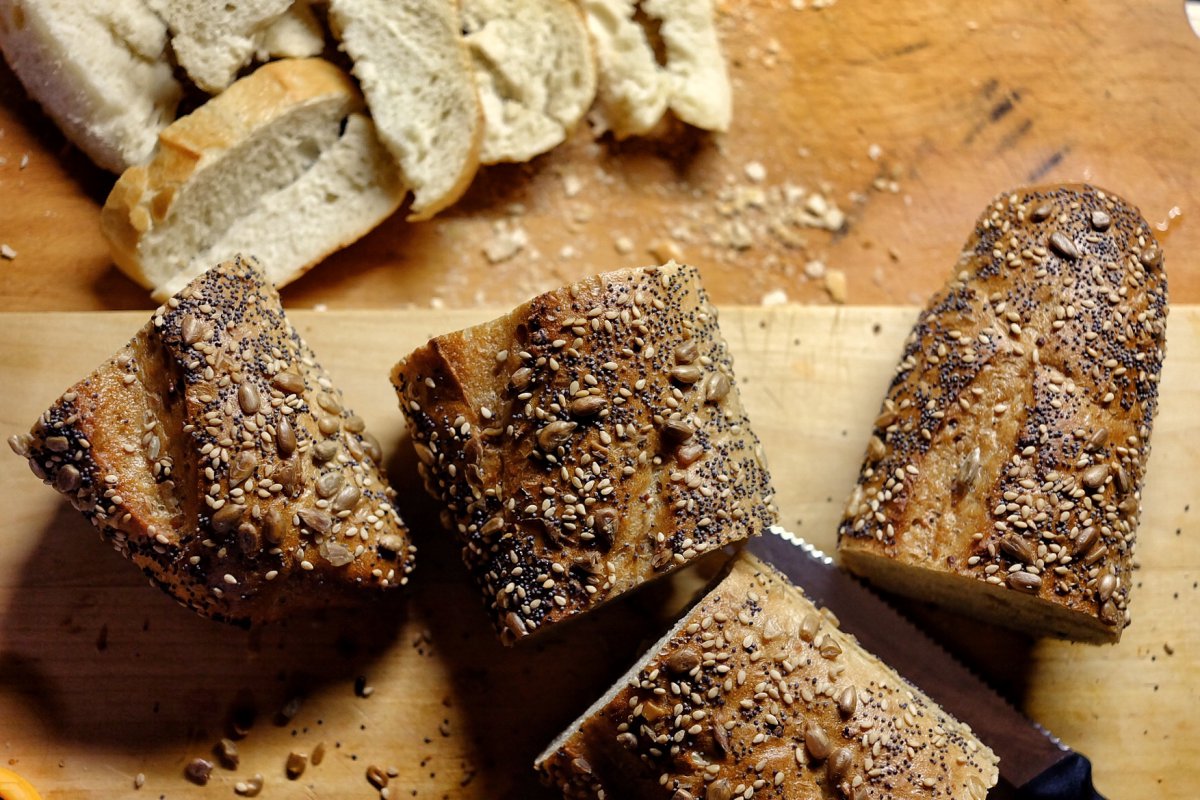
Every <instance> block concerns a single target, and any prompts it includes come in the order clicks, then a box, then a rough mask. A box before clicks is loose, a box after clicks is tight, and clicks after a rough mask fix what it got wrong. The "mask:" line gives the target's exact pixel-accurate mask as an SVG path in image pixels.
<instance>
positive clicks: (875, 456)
mask: <svg viewBox="0 0 1200 800" xmlns="http://www.w3.org/2000/svg"><path fill="white" fill-rule="evenodd" d="M1166 314H1167V282H1166V275H1165V273H1164V271H1163V256H1162V250H1161V248H1160V247H1159V245H1158V244H1157V242H1156V241H1155V239H1154V234H1153V233H1152V231H1151V230H1150V227H1149V226H1148V225H1147V224H1146V221H1145V220H1144V219H1142V217H1141V215H1140V214H1139V212H1138V211H1137V209H1136V208H1134V207H1133V206H1131V205H1130V204H1128V203H1127V202H1125V201H1124V200H1122V199H1121V198H1119V197H1117V196H1116V195H1113V194H1111V193H1109V192H1105V191H1102V190H1100V189H1097V188H1095V187H1092V186H1080V185H1065V186H1049V187H1042V188H1035V189H1022V190H1019V191H1015V192H1012V193H1008V194H1003V195H1000V196H999V197H997V198H996V199H995V201H993V202H992V204H991V205H990V206H989V207H988V208H987V210H986V211H985V212H984V213H983V215H982V216H981V217H980V219H979V221H978V223H977V224H976V228H975V231H974V233H972V234H971V236H970V238H969V239H968V240H967V243H966V246H965V247H964V249H963V253H962V256H961V257H960V258H959V261H958V264H957V265H956V266H955V276H954V278H953V279H952V280H951V281H950V283H949V284H948V285H947V286H946V287H945V288H944V289H942V290H941V291H940V292H938V293H937V294H936V295H935V296H934V297H933V298H932V299H931V300H930V302H929V305H928V306H927V307H926V309H925V311H923V312H922V314H921V316H920V318H919V319H918V320H917V324H916V327H915V328H914V329H913V333H912V335H911V336H910V337H909V339H908V341H907V342H906V344H905V347H904V352H903V354H902V356H901V360H900V365H899V367H898V368H897V372H896V376H895V378H894V379H893V381H892V386H891V388H890V389H889V391H888V394H887V396H886V397H885V398H884V401H883V407H882V409H881V410H880V414H879V417H878V418H877V419H876V420H875V427H874V431H873V434H872V436H871V440H870V444H869V446H868V448H867V455H866V458H865V460H864V463H863V468H862V473H861V474H860V476H859V479H858V485H857V486H856V487H855V490H854V493H853V496H852V497H851V498H850V501H849V503H848V504H847V508H846V516H845V519H844V520H843V522H842V525H841V530H840V536H839V544H838V551H839V553H840V554H841V558H842V561H843V562H844V563H845V564H846V566H848V567H849V568H850V569H852V570H854V571H855V572H858V573H860V574H862V575H864V576H866V577H868V578H869V579H870V580H872V581H874V582H876V583H878V584H880V585H881V586H883V587H885V588H887V589H889V590H892V591H895V592H898V593H901V594H906V595H913V596H915V597H919V598H923V599H928V600H932V601H934V602H939V603H943V604H945V605H947V606H949V607H951V608H953V609H955V610H961V611H963V612H965V613H970V614H974V615H977V616H980V617H982V618H985V619H988V620H991V621H993V622H996V623H999V624H1002V625H1008V626H1011V627H1015V628H1018V629H1021V630H1024V631H1027V632H1029V633H1033V634H1038V635H1055V636H1063V637H1066V638H1069V639H1077V640H1081V641H1089V642H1115V641H1118V640H1119V639H1120V637H1121V631H1122V629H1123V628H1124V627H1125V626H1126V625H1127V624H1128V622H1129V593H1130V590H1131V589H1132V588H1133V583H1134V580H1133V573H1132V554H1133V547H1134V540H1135V535H1136V530H1137V521H1138V516H1139V514H1140V510H1141V487H1142V477H1143V475H1144V474H1145V466H1146V459H1147V457H1148V455H1149V452H1150V431H1151V427H1152V425H1153V421H1154V413H1155V410H1156V408H1157V404H1158V403H1157V397H1158V379H1159V373H1160V371H1161V369H1162V360H1163V352H1164V346H1165V337H1166Z"/></svg>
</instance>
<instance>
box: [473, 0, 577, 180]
mask: <svg viewBox="0 0 1200 800" xmlns="http://www.w3.org/2000/svg"><path fill="white" fill-rule="evenodd" d="M462 13H463V30H464V31H466V38H467V46H468V47H469V48H470V51H471V58H472V62H473V64H474V67H475V82H476V84H477V85H478V87H479V98H480V100H481V101H482V103H483V113H484V120H485V123H484V136H483V148H482V151H481V154H480V160H481V161H482V162H483V163H484V164H494V163H496V162H498V161H517V162H520V161H528V160H529V159H531V158H533V157H534V156H537V155H539V154H541V153H544V152H546V151H547V150H550V149H551V148H553V147H555V146H557V145H558V144H559V143H560V142H562V141H563V139H565V138H566V136H567V134H568V133H569V132H570V131H571V129H572V128H574V127H575V125H576V124H577V123H578V122H579V120H580V119H582V118H583V115H584V114H585V113H587V110H588V108H589V107H590V106H591V105H592V100H593V99H594V98H595V96H596V65H595V58H594V56H593V53H592V46H591V41H590V39H589V38H588V32H587V27H586V26H585V25H584V22H583V17H582V16H581V15H580V13H579V10H578V8H576V6H575V5H574V4H573V3H571V2H570V1H569V0H523V2H520V3H512V2H505V0H466V2H464V3H463V6H462Z"/></svg>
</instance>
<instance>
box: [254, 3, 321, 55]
mask: <svg viewBox="0 0 1200 800" xmlns="http://www.w3.org/2000/svg"><path fill="white" fill-rule="evenodd" d="M324 49H325V29H324V28H323V27H321V22H320V20H318V19H317V15H316V14H315V13H313V9H312V4H311V3H310V2H309V1H308V0H295V2H293V3H292V5H291V7H290V8H288V10H287V11H286V12H284V13H283V14H281V15H280V16H279V17H278V18H277V19H276V20H275V21H274V22H272V23H271V24H270V25H268V26H267V27H266V28H264V29H263V31H262V33H260V34H259V36H258V39H257V47H256V50H255V54H254V57H255V59H256V60H258V61H270V60H271V59H273V58H310V57H312V56H319V55H321V53H322V51H324Z"/></svg>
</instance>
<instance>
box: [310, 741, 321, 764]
mask: <svg viewBox="0 0 1200 800" xmlns="http://www.w3.org/2000/svg"><path fill="white" fill-rule="evenodd" d="M324 760H325V743H324V742H319V743H318V744H317V746H316V747H314V748H313V751H312V757H311V758H310V759H309V761H311V762H312V765H313V766H314V767H319V766H320V765H321V762H322V761H324Z"/></svg>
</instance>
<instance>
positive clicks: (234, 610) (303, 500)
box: [10, 258, 413, 624]
mask: <svg viewBox="0 0 1200 800" xmlns="http://www.w3.org/2000/svg"><path fill="white" fill-rule="evenodd" d="M10 444H11V445H12V446H13V448H14V449H15V450H17V451H18V452H19V453H21V454H23V455H25V456H26V457H27V458H28V459H29V465H30V467H31V468H32V469H33V472H34V474H35V475H37V476H38V477H39V478H42V479H43V480H44V481H45V482H46V483H48V484H49V485H51V486H53V487H55V488H56V489H58V491H60V492H62V493H63V494H64V495H66V496H67V497H68V498H70V500H71V502H72V504H73V505H74V506H75V507H76V508H77V509H79V510H80V511H82V512H83V513H84V515H85V516H86V517H87V518H88V519H89V520H90V521H91V522H92V524H93V525H95V526H96V528H98V529H99V530H100V532H101V533H102V534H103V536H104V538H105V539H107V540H108V541H109V542H110V543H111V544H112V545H113V547H114V548H115V549H116V550H118V551H119V552H120V553H122V554H123V555H125V556H126V557H127V558H129V559H130V560H131V561H133V562H134V563H135V564H136V565H137V566H139V567H140V568H141V569H142V570H143V572H145V573H146V575H147V576H149V578H150V580H151V581H152V582H153V583H155V584H157V585H158V586H160V587H161V588H162V589H163V590H164V591H166V592H167V593H168V594H170V595H171V596H172V597H174V598H175V599H176V600H177V601H178V602H179V603H180V604H181V605H185V606H187V607H189V608H191V609H193V610H195V611H196V612H197V613H199V614H202V615H204V616H206V617H212V618H213V619H217V620H223V621H227V622H233V623H238V624H249V623H253V622H263V621H268V620H271V619H275V618H278V617H281V616H283V615H285V614H288V613H291V612H295V611H298V610H303V609H311V608H315V607H321V606H327V605H341V604H346V603H349V602H353V601H354V599H355V598H357V597H370V596H372V595H373V594H374V593H376V592H378V591H380V590H384V589H387V588H390V587H393V586H397V585H400V584H404V583H405V582H407V580H408V574H409V572H410V571H411V570H412V563H413V548H412V546H411V545H410V544H409V538H408V531H407V529H406V528H405V527H404V524H403V523H402V522H401V520H400V517H399V516H398V515H397V513H396V511H395V509H394V507H393V505H392V498H393V495H394V492H393V491H392V489H391V488H390V487H389V486H388V484H387V481H386V479H385V477H384V475H383V472H382V468H381V465H380V449H379V443H378V442H377V441H376V440H375V439H374V437H372V436H371V435H370V434H369V433H367V432H365V431H364V430H363V422H362V419H361V418H360V417H357V416H355V415H354V414H353V412H351V411H350V410H349V409H347V408H346V407H345V404H344V402H343V399H342V394H341V392H340V391H338V390H337V389H336V388H334V386H333V384H332V382H331V380H330V378H329V375H328V374H327V373H326V372H325V371H324V370H323V369H322V368H321V367H320V365H319V364H317V362H316V361H315V360H314V357H313V354H312V351H311V350H309V348H308V346H307V345H306V344H305V343H304V341H303V340H302V339H301V338H300V336H299V335H298V334H297V333H296V331H295V329H294V328H292V326H291V325H290V324H289V323H288V321H287V318H286V317H285V316H284V314H283V309H282V308H281V306H280V304H279V295H278V294H277V293H276V291H275V290H274V289H273V288H272V287H271V286H270V284H268V283H266V282H265V281H264V279H263V274H262V271H261V268H260V267H259V266H258V264H257V263H256V262H255V261H254V260H253V259H243V258H235V259H234V260H232V261H229V262H226V263H224V264H221V265H219V266H217V267H214V268H213V269H212V270H210V271H208V272H206V273H205V274H204V275H203V276H201V277H200V278H198V279H197V280H196V281H194V282H193V283H191V284H190V285H188V286H187V287H186V288H185V289H184V290H183V291H182V292H181V293H180V294H178V295H176V296H175V297H172V298H171V299H170V300H168V301H167V303H166V304H164V305H163V306H161V307H159V309H158V310H157V311H155V313H154V316H153V318H152V319H151V321H150V322H149V323H148V324H147V325H146V326H145V327H144V328H142V330H141V331H139V332H138V333H137V335H136V336H134V338H133V339H132V340H131V341H130V342H129V344H128V345H126V346H125V347H124V348H123V349H122V350H121V351H120V352H118V353H117V354H116V355H115V356H114V357H113V358H112V359H110V360H109V361H107V362H106V363H104V364H102V365H101V366H100V367H99V368H98V369H97V370H96V371H95V372H93V373H92V374H91V375H89V376H88V377H86V378H84V379H83V380H81V381H80V382H79V383H77V384H75V385H74V386H72V387H71V388H70V389H68V390H67V391H66V392H65V393H64V394H63V395H62V397H61V398H59V399H58V400H57V401H56V402H55V403H54V405H53V406H51V407H50V409H49V410H47V411H46V412H45V413H43V414H42V416H41V418H40V419H39V420H38V422H37V423H36V424H35V425H34V426H33V429H32V431H31V433H30V434H27V435H24V436H17V437H13V439H11V440H10Z"/></svg>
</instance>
